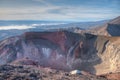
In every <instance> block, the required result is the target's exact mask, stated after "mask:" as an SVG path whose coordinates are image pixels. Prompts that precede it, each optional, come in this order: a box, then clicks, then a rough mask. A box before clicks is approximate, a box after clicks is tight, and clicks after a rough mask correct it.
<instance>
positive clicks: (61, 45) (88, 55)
mask: <svg viewBox="0 0 120 80" xmlns="http://www.w3.org/2000/svg"><path fill="white" fill-rule="evenodd" d="M119 59H120V37H106V36H95V35H91V34H77V33H72V32H68V31H56V32H26V33H24V34H23V35H20V36H15V37H11V38H8V39H5V40H3V41H1V42H0V64H1V65H2V64H7V63H11V64H21V65H37V66H39V65H40V66H43V67H50V68H52V69H57V70H64V71H71V70H76V69H78V70H80V71H85V72H89V73H91V74H96V75H101V74H106V73H110V72H114V73H115V72H119V71H120V60H119Z"/></svg>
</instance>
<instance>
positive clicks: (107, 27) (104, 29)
mask: <svg viewBox="0 0 120 80" xmlns="http://www.w3.org/2000/svg"><path fill="white" fill-rule="evenodd" d="M75 32H77V33H90V34H94V35H104V36H120V16H119V17H117V18H115V19H112V20H110V21H109V22H107V23H105V24H103V25H101V26H96V27H93V28H91V29H88V30H79V29H78V30H77V29H76V30H75Z"/></svg>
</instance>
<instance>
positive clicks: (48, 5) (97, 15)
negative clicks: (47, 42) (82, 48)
mask: <svg viewBox="0 0 120 80" xmlns="http://www.w3.org/2000/svg"><path fill="white" fill-rule="evenodd" d="M12 1H13V0H12ZM14 1H15V0H14ZM67 1H68V0H64V1H63V0H51V1H50V0H29V1H28V0H27V1H26V2H25V0H21V3H23V2H25V3H26V4H30V5H28V6H24V5H25V4H23V7H19V8H18V7H15V6H14V7H0V20H11V19H12V20H101V19H109V18H114V17H117V16H119V14H120V11H119V9H118V8H117V7H118V6H117V3H116V2H118V1H117V0H116V2H114V5H113V4H110V5H109V6H108V5H106V7H105V6H97V5H95V4H94V3H96V4H98V5H100V4H102V5H103V3H102V2H100V3H99V2H93V3H92V2H90V1H85V2H84V1H81V0H80V1H81V3H83V4H79V5H78V3H79V1H73V0H70V1H69V2H70V3H71V4H72V2H73V3H74V4H73V5H70V4H69V3H67ZM92 1H93V0H92ZM57 2H60V3H57ZM62 2H63V3H62ZM107 2H108V1H107V0H106V2H105V3H107ZM21 3H20V4H21ZM17 4H18V3H17ZM20 4H19V5H20ZM75 4H76V5H75ZM84 4H87V5H84ZM91 4H93V6H92V5H91ZM115 4H116V6H115ZM21 5H22V4H21ZM31 5H32V6H31ZM112 5H113V6H112Z"/></svg>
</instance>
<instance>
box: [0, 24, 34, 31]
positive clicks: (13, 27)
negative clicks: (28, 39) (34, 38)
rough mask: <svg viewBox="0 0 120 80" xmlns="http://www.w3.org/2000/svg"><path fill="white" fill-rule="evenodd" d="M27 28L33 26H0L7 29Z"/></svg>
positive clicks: (1, 28) (0, 28)
mask: <svg viewBox="0 0 120 80" xmlns="http://www.w3.org/2000/svg"><path fill="white" fill-rule="evenodd" d="M29 28H34V27H33V26H26V25H20V26H19V25H11V26H0V30H9V29H18V30H23V29H29Z"/></svg>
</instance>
